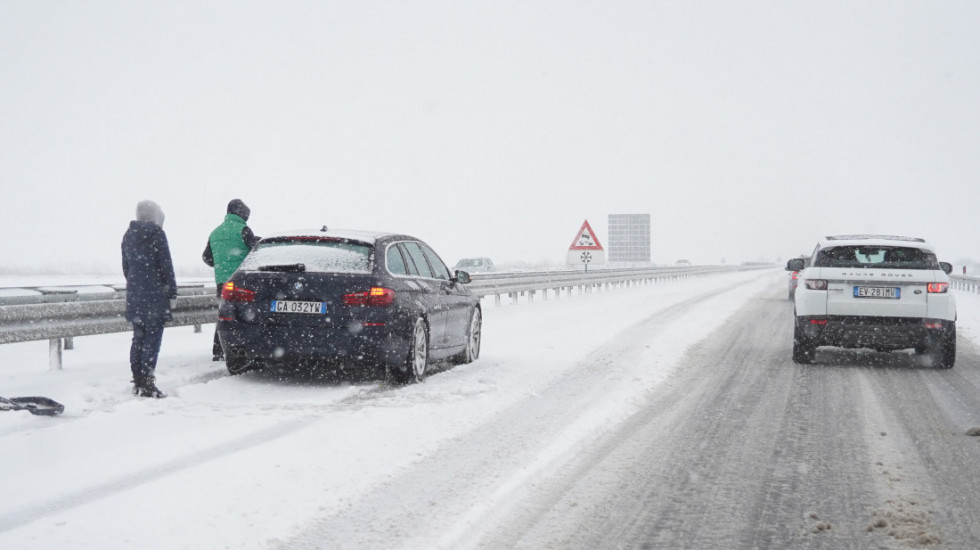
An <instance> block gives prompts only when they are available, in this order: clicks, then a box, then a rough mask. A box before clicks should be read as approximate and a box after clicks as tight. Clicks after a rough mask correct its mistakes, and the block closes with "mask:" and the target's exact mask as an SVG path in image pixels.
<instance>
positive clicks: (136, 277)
mask: <svg viewBox="0 0 980 550" xmlns="http://www.w3.org/2000/svg"><path fill="white" fill-rule="evenodd" d="M163 219H164V215H163V210H161V209H160V205H158V204H157V203H155V202H153V201H140V203H139V204H137V205H136V219H135V220H133V221H131V222H129V229H128V230H127V231H126V234H125V235H123V239H122V268H123V275H125V277H126V320H127V321H129V322H130V323H132V324H133V343H132V346H131V347H130V350H129V365H130V368H131V369H132V371H133V393H134V394H136V395H140V396H143V397H165V396H164V394H163V392H161V391H160V390H159V389H158V388H157V387H156V376H155V372H156V365H157V355H158V354H159V353H160V344H161V342H162V341H163V325H164V323H166V322H167V321H169V320H170V318H171V313H170V310H171V301H172V300H175V299H176V298H177V280H176V278H175V277H174V266H173V260H172V259H171V257H170V245H169V244H168V243H167V235H166V233H164V232H163Z"/></svg>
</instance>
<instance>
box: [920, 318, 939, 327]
mask: <svg viewBox="0 0 980 550" xmlns="http://www.w3.org/2000/svg"><path fill="white" fill-rule="evenodd" d="M922 324H923V325H925V327H926V328H929V329H940V328H943V322H942V321H940V320H937V319H926V320H925V322H924V323H922Z"/></svg>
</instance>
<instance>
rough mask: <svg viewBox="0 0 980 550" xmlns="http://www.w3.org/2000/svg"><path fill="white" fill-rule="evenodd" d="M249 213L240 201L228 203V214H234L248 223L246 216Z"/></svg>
mask: <svg viewBox="0 0 980 550" xmlns="http://www.w3.org/2000/svg"><path fill="white" fill-rule="evenodd" d="M251 212H252V211H251V210H250V209H249V208H248V206H246V205H245V203H244V202H242V200H241V199H233V200H232V201H231V202H229V203H228V213H229V214H234V215H236V216H238V217H239V218H241V219H243V220H245V221H248V215H249V214H250V213H251Z"/></svg>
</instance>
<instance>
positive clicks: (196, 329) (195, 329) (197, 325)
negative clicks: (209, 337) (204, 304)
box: [194, 323, 201, 333]
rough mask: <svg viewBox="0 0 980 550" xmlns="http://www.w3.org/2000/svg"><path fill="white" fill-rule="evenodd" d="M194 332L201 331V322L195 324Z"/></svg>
mask: <svg viewBox="0 0 980 550" xmlns="http://www.w3.org/2000/svg"><path fill="white" fill-rule="evenodd" d="M194 332H195V333H198V332H201V324H200V323H198V324H196V325H194Z"/></svg>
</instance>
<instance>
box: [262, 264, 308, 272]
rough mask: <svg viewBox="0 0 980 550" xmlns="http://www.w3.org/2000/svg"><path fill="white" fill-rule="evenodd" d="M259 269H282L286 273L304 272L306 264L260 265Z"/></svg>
mask: <svg viewBox="0 0 980 550" xmlns="http://www.w3.org/2000/svg"><path fill="white" fill-rule="evenodd" d="M259 271H282V272H286V273H303V272H304V271H306V264H281V265H260V266H259Z"/></svg>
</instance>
